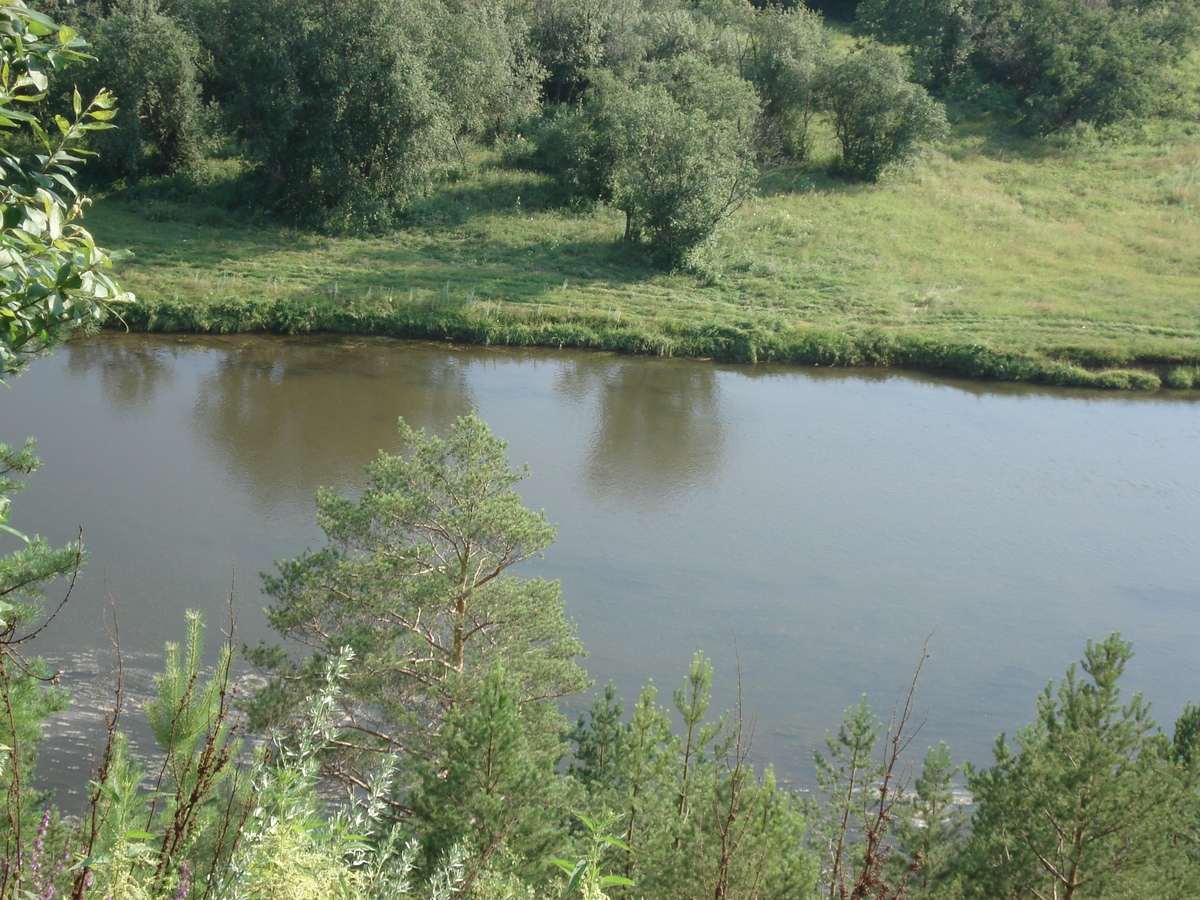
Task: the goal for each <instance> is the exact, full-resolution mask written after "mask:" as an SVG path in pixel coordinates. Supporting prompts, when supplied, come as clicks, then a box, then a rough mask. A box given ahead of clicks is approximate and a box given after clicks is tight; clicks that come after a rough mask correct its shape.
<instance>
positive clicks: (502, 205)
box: [400, 169, 563, 228]
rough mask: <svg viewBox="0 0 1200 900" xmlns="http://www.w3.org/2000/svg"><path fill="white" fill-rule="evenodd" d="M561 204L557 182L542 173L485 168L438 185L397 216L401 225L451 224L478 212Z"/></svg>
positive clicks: (519, 210) (545, 208)
mask: <svg viewBox="0 0 1200 900" xmlns="http://www.w3.org/2000/svg"><path fill="white" fill-rule="evenodd" d="M562 206H563V202H562V192H561V190H560V189H559V187H558V185H557V184H555V183H554V181H553V180H552V179H550V178H547V177H546V176H545V175H538V174H535V173H533V172H522V171H518V170H514V169H487V170H485V171H483V172H481V173H480V174H479V175H478V176H476V177H473V178H469V179H466V180H463V181H458V182H453V183H449V184H445V185H441V186H440V187H438V188H437V189H436V190H435V191H434V192H433V193H432V194H431V195H430V196H429V197H427V198H425V199H424V200H421V201H418V202H417V203H414V204H413V205H412V206H411V207H409V208H408V210H407V211H405V213H404V214H403V216H401V219H400V225H401V227H403V226H405V225H408V226H417V227H423V228H455V227H457V226H459V225H463V224H465V223H467V222H468V221H470V220H471V219H473V218H475V217H477V216H481V215H491V214H495V213H511V214H513V215H521V214H524V213H530V212H544V211H548V210H552V209H558V208H560V207H562Z"/></svg>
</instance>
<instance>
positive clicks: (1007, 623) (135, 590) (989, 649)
mask: <svg viewBox="0 0 1200 900" xmlns="http://www.w3.org/2000/svg"><path fill="white" fill-rule="evenodd" d="M1198 399H1200V394H1197V393H1195V392H1192V393H1175V394H1168V393H1166V392H1163V393H1161V394H1159V395H1153V396H1143V395H1138V396H1131V395H1122V394H1108V393H1097V392H1081V391H1065V390H1042V389H1034V388H1029V387H1021V386H1014V385H1002V384H979V383H972V382H965V381H951V380H948V379H938V378H932V377H927V376H921V375H913V374H901V373H896V372H888V371H873V370H872V371H862V370H859V371H831V370H827V369H821V368H811V369H809V368H805V369H797V368H783V367H771V366H759V367H753V368H750V367H735V366H726V365H718V364H714V363H711V362H704V361H685V360H662V359H642V358H631V357H624V356H618V355H611V354H590V353H583V352H569V351H547V350H501V349H489V348H477V347H471V348H468V347H457V346H451V345H448V344H428V343H408V342H398V341H390V340H386V339H358V338H356V339H342V338H304V339H300V338H279V337H261V336H231V337H178V336H138V335H119V334H105V335H101V336H100V337H98V338H95V339H89V340H85V341H80V342H76V343H72V344H70V345H69V346H67V347H66V348H64V349H62V350H60V351H59V352H58V353H57V355H55V356H53V357H50V358H47V359H42V360H38V361H35V362H34V363H33V365H32V366H31V367H30V369H29V371H28V372H27V373H25V374H23V375H21V376H20V377H19V378H16V379H14V380H13V381H12V382H11V384H10V389H9V390H4V391H2V392H0V439H2V440H5V441H7V442H8V443H16V442H18V441H20V440H22V439H23V438H24V437H25V436H27V435H33V436H36V437H37V438H38V439H39V454H40V455H41V457H42V459H43V462H44V466H43V469H42V470H41V471H40V472H39V473H38V474H36V475H35V476H34V477H33V479H32V481H31V484H30V487H29V488H28V490H27V491H25V492H23V493H22V494H20V495H17V496H16V497H15V498H14V503H13V519H12V524H13V525H14V526H16V527H18V528H21V529H22V530H24V531H27V532H30V533H34V532H36V533H40V534H42V535H45V536H48V537H50V538H51V539H52V540H53V541H55V542H60V543H61V542H65V541H67V540H69V539H71V538H73V537H74V536H75V534H76V533H77V531H78V530H79V529H80V528H82V531H83V535H84V540H85V542H86V544H87V546H88V548H89V551H90V561H89V563H88V565H87V566H86V568H85V570H84V571H83V573H82V575H81V577H80V579H79V583H78V585H77V586H76V589H75V593H74V595H73V596H72V599H71V602H70V603H69V605H68V607H67V609H66V611H64V613H63V614H62V615H60V616H59V617H58V619H56V621H55V622H54V623H53V624H52V625H51V627H50V628H49V629H48V630H47V631H46V632H45V633H44V634H43V635H42V636H41V637H39V638H38V641H37V649H38V650H39V652H41V653H42V654H44V655H46V656H47V657H49V658H51V660H52V661H53V662H54V664H55V665H56V666H57V667H59V668H62V669H63V670H64V672H65V675H64V680H65V681H66V682H67V683H68V684H71V685H74V686H75V687H76V688H77V689H79V690H80V692H81V696H84V697H93V698H98V700H99V701H103V700H104V699H105V698H106V697H107V693H106V691H107V688H106V687H105V686H104V682H103V681H102V680H100V681H97V679H98V678H100V677H101V676H102V674H103V673H104V672H105V671H107V668H108V666H109V665H110V663H109V660H110V658H111V653H110V651H109V642H108V638H107V636H106V629H107V628H110V626H108V625H106V623H108V622H110V620H111V618H112V612H111V610H115V611H116V616H117V622H118V625H119V631H120V641H121V645H122V648H123V651H124V653H125V655H126V659H127V663H128V664H129V665H130V667H131V671H133V672H135V673H136V672H140V673H142V680H143V681H144V680H145V677H146V674H147V673H148V672H149V671H150V670H152V669H153V667H154V665H155V659H156V656H157V654H159V653H161V649H162V644H163V642H164V641H165V640H171V639H178V638H180V637H181V636H182V630H183V612H184V610H185V609H188V608H199V609H202V610H204V611H206V613H207V617H208V620H209V622H210V624H211V626H212V629H211V630H212V631H213V633H214V640H215V634H216V632H217V631H218V630H219V628H220V626H222V625H223V623H224V621H225V619H226V609H227V606H228V603H227V600H228V598H229V596H230V593H231V591H232V595H233V600H234V602H233V607H234V609H235V610H236V612H237V629H238V635H237V640H238V641H239V642H246V643H255V642H257V641H258V640H259V639H260V638H262V639H268V640H271V639H273V637H274V636H273V635H272V633H271V632H270V631H269V629H268V628H267V626H266V624H265V619H264V617H263V614H262V611H261V610H262V607H263V605H264V603H265V602H266V601H265V599H264V598H263V596H262V595H261V594H260V592H259V572H260V571H264V570H270V569H271V568H272V561H273V560H275V559H280V558H289V557H293V556H296V555H298V554H299V553H300V552H302V551H303V550H304V549H305V548H306V547H310V546H311V547H317V546H319V545H320V544H321V542H322V535H321V532H320V530H319V529H318V528H317V526H316V525H315V522H314V519H313V512H314V507H313V495H314V492H315V491H316V489H317V487H318V486H320V485H326V486H331V487H334V488H336V489H338V490H340V491H343V492H347V493H353V492H355V491H356V490H359V489H360V488H361V487H362V485H363V482H364V477H363V473H362V467H363V466H364V465H365V464H366V463H367V462H369V461H370V460H371V459H372V458H373V457H374V455H375V454H376V452H377V451H378V450H379V449H381V448H382V449H386V450H395V449H396V448H397V440H396V421H397V418H398V417H400V416H403V417H404V418H405V420H406V421H408V422H409V423H410V424H412V425H414V426H416V427H423V428H427V429H431V430H433V431H441V430H443V429H444V428H445V427H446V426H447V425H448V424H449V423H450V422H451V421H452V420H453V418H454V417H456V416H459V415H462V414H464V413H467V412H469V411H472V410H474V411H476V412H478V413H479V415H480V416H481V417H482V418H483V419H484V420H485V421H487V422H488V423H489V425H490V426H491V428H492V429H493V431H494V432H495V433H496V434H498V435H499V436H501V437H503V438H504V439H505V440H507V441H508V442H509V448H508V449H509V454H510V458H511V460H512V461H513V462H514V463H515V464H520V463H524V462H528V463H529V465H530V468H531V474H530V475H529V477H528V479H527V480H525V481H524V482H522V483H521V485H520V493H521V494H522V496H523V498H524V500H525V501H526V503H527V505H529V506H532V507H535V508H540V509H542V508H544V509H545V510H546V513H547V515H548V516H549V518H550V520H551V521H553V522H556V523H557V524H558V540H557V542H556V543H555V544H554V545H553V546H552V547H551V548H550V549H549V550H548V551H547V553H546V555H545V558H544V559H541V560H537V561H535V562H532V563H528V564H525V566H524V567H523V568H524V570H525V574H527V575H543V576H546V577H550V578H557V579H560V580H561V581H562V585H563V593H564V596H565V599H566V605H567V611H568V614H569V615H570V616H571V617H572V618H573V619H574V620H575V622H576V623H577V625H578V629H579V634H580V637H581V638H582V640H583V641H584V644H585V645H586V647H587V648H588V651H589V655H588V657H587V658H586V659H585V660H584V661H583V662H584V665H585V667H586V668H587V669H588V671H589V673H590V674H591V677H592V678H593V679H595V681H596V683H597V684H596V687H597V689H599V688H602V687H603V684H604V683H605V682H607V681H608V680H610V679H611V680H613V681H615V682H616V683H617V687H618V689H619V691H620V692H621V694H622V695H624V696H625V697H626V698H627V699H628V701H629V702H628V703H627V707H628V706H629V705H631V703H632V700H633V699H634V698H635V697H636V695H637V693H638V691H639V689H640V687H641V685H642V684H643V683H644V682H645V681H646V680H647V679H651V678H652V679H653V680H654V682H655V683H656V684H657V685H658V686H659V689H660V693H659V697H660V700H661V701H662V702H664V703H669V700H670V693H671V690H672V689H674V688H675V687H677V686H678V685H679V684H680V682H681V681H682V679H683V675H684V673H685V671H686V668H687V664H688V661H689V660H690V659H691V657H692V655H693V653H694V652H695V651H697V650H703V651H704V652H706V653H708V654H709V655H710V656H711V657H712V659H713V661H714V663H715V665H716V669H717V687H716V692H715V693H716V704H717V705H720V706H721V707H722V708H724V707H727V706H729V705H731V704H732V703H733V702H734V701H735V699H736V694H737V684H738V680H739V678H738V675H739V668H740V683H741V695H742V699H743V702H744V706H745V709H746V710H747V713H748V714H751V715H753V717H754V727H755V745H754V746H755V753H756V756H757V757H758V758H759V759H760V760H766V761H771V762H773V763H774V764H775V765H776V767H777V769H778V770H779V771H780V772H781V774H782V775H783V776H784V777H785V778H787V779H789V780H791V781H793V782H794V783H796V784H797V785H800V786H805V785H807V784H809V783H810V782H811V756H812V752H813V749H814V748H815V747H817V746H819V745H820V743H821V740H822V737H823V735H824V734H825V731H826V729H833V728H836V727H837V725H838V724H839V722H840V720H841V713H842V710H844V709H845V708H846V707H848V706H850V705H852V704H854V703H856V702H857V700H858V698H859V696H860V695H861V694H863V693H867V694H868V695H869V697H870V699H871V702H872V704H873V706H874V707H875V709H876V710H877V711H878V712H880V713H881V714H883V715H884V716H885V717H886V715H887V714H889V713H890V711H891V709H892V706H893V703H894V701H895V698H896V696H897V693H898V692H899V691H900V690H901V689H902V688H904V687H905V686H906V684H907V682H908V680H909V678H910V677H911V674H912V671H913V668H914V666H915V664H916V663H917V661H918V658H919V655H920V648H921V646H922V643H923V641H924V640H925V638H926V637H927V636H928V635H929V634H930V633H932V634H933V637H932V639H931V641H930V645H929V646H930V658H929V659H928V660H927V661H926V664H925V669H924V672H923V674H922V676H921V680H920V684H919V687H918V697H917V703H918V708H919V710H920V712H921V713H922V714H923V715H924V714H926V713H927V715H928V721H927V723H926V724H925V726H924V730H923V731H922V733H921V735H920V736H919V738H918V740H917V743H916V745H915V746H916V747H917V748H918V751H917V754H916V755H918V756H919V755H921V753H922V752H923V748H924V746H925V745H927V744H930V743H934V744H935V743H936V742H937V741H939V740H945V741H947V742H948V743H949V744H950V745H951V747H952V749H953V750H954V751H955V754H956V756H957V757H958V758H959V759H969V760H973V761H975V762H977V763H986V762H987V761H988V760H989V758H990V753H989V750H990V747H991V745H992V743H993V741H994V740H995V737H996V735H997V734H998V733H999V732H1001V731H1006V732H1008V733H1009V734H1012V733H1013V732H1014V731H1015V729H1016V728H1017V727H1018V726H1020V725H1022V724H1024V723H1027V722H1029V721H1030V720H1031V719H1032V718H1033V716H1034V711H1035V701H1036V695H1037V692H1038V691H1039V690H1041V689H1042V688H1043V687H1044V686H1045V685H1046V683H1047V681H1048V680H1050V679H1052V678H1058V677H1060V676H1061V674H1062V673H1063V672H1064V670H1065V669H1066V667H1067V665H1068V664H1069V663H1070V662H1071V661H1072V660H1075V659H1078V658H1079V657H1080V656H1081V655H1082V652H1083V648H1084V644H1085V642H1086V640H1087V639H1088V638H1089V637H1092V638H1100V637H1104V636H1106V635H1107V634H1108V633H1109V632H1111V631H1120V632H1122V634H1123V635H1124V636H1125V637H1126V638H1129V639H1132V640H1133V641H1134V649H1135V651H1136V654H1137V655H1136V656H1135V658H1134V660H1133V662H1132V663H1131V664H1130V667H1129V670H1128V675H1127V679H1126V687H1127V689H1129V690H1141V691H1144V692H1145V694H1146V696H1147V697H1148V698H1149V699H1151V700H1153V701H1154V712H1155V714H1156V715H1157V717H1158V719H1159V721H1160V722H1161V723H1163V724H1164V725H1167V726H1168V727H1169V726H1170V724H1171V723H1172V722H1173V721H1174V719H1175V717H1176V716H1177V715H1178V714H1179V712H1180V711H1181V709H1182V707H1183V704H1184V703H1185V702H1186V701H1188V700H1200V679H1198V678H1197V676H1198V674H1200V646H1198V642H1200V561H1198V557H1197V547H1198V546H1200V515H1198V513H1200V466H1198V465H1197V460H1200V402H1197V401H1198ZM5 546H6V547H7V546H8V545H7V544H6V545H5ZM518 574H520V570H518ZM55 595H56V594H55V592H54V591H52V592H51V596H55ZM110 599H111V609H110ZM739 661H740V667H739ZM135 680H136V679H135ZM96 684H99V685H100V687H99V688H96V687H89V685H96ZM587 702H588V701H587V698H582V699H577V700H575V701H573V706H572V708H573V709H579V708H582V707H583V706H585V705H586V703H587ZM54 725H55V727H56V729H57V731H56V736H55V737H52V739H51V740H50V742H49V744H48V748H47V751H46V753H45V754H44V758H45V760H46V762H45V765H46V767H47V768H48V769H55V768H56V767H58V768H62V767H63V766H65V765H67V764H68V763H69V764H70V765H74V766H76V770H75V771H76V774H75V775H72V776H66V777H62V784H63V785H65V786H66V787H67V788H68V789H74V788H75V787H76V786H77V783H78V781H79V779H80V778H81V777H82V776H81V774H80V773H82V772H85V771H86V768H87V763H86V760H85V756H86V752H85V748H87V747H90V746H93V745H94V744H95V742H96V738H97V736H98V733H99V730H100V728H101V725H102V719H101V717H100V716H99V715H98V713H96V712H95V711H94V710H91V711H89V709H88V702H87V701H85V702H84V703H82V704H81V708H80V709H79V710H78V711H77V712H76V713H73V714H72V715H71V716H67V717H63V718H61V719H60V720H57V721H56V722H55V723H54ZM48 777H49V781H50V782H52V783H58V781H59V779H60V777H61V773H58V774H54V775H50V776H48Z"/></svg>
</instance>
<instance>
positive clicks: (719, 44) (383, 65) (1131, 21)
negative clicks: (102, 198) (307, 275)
mask: <svg viewBox="0 0 1200 900" xmlns="http://www.w3.org/2000/svg"><path fill="white" fill-rule="evenodd" d="M48 5H49V6H50V7H51V10H52V11H53V12H55V13H56V14H58V15H60V16H61V17H62V18H63V19H64V20H66V21H69V22H71V23H72V24H73V25H76V26H77V27H78V28H79V29H80V30H81V31H83V32H84V33H86V34H87V36H88V38H89V40H90V41H91V43H92V45H93V48H94V49H93V52H94V55H95V56H96V57H97V60H96V61H95V62H93V63H91V64H90V65H89V66H88V67H86V68H84V69H82V70H79V71H80V74H79V75H78V76H77V77H78V78H79V79H80V80H81V88H82V90H83V93H85V94H89V93H94V91H95V90H96V89H98V88H100V87H106V88H108V89H110V90H112V91H113V92H114V93H115V94H116V96H117V98H118V102H119V103H120V105H121V107H122V108H123V110H124V112H123V114H122V118H121V119H120V120H119V121H120V122H121V124H122V127H121V128H120V129H118V130H116V131H114V132H110V133H106V134H103V135H96V136H95V139H94V145H95V147H96V149H98V150H99V151H100V152H101V156H100V159H99V160H98V166H99V168H100V170H102V172H103V175H104V177H106V178H109V179H122V178H124V179H129V178H136V177H140V176H144V175H148V174H153V173H171V172H181V171H189V170H192V171H194V170H195V169H196V167H197V166H198V164H199V163H200V162H201V161H202V160H204V159H206V158H209V157H211V156H213V155H214V154H216V155H220V156H222V157H224V158H232V159H236V160H237V161H238V162H239V163H240V164H241V166H242V167H243V171H244V173H245V176H246V182H245V184H244V185H242V187H241V189H240V190H239V191H238V192H237V200H236V202H240V203H246V204H251V205H253V206H254V207H255V208H257V209H260V210H265V211H269V212H270V213H272V214H275V215H278V216H281V217H284V218H285V219H288V220H291V221H294V222H297V223H301V224H303V225H306V226H311V227H317V228H320V229H324V230H327V231H332V232H335V233H336V232H356V231H363V230H387V229H389V228H394V227H396V226H397V225H398V224H401V223H403V221H404V214H405V212H406V210H409V209H411V207H412V205H413V204H414V203H416V202H417V201H419V200H420V199H421V198H422V197H425V196H427V195H428V194H429V193H430V192H431V191H433V190H434V189H435V187H436V186H437V185H438V184H441V183H444V182H445V181H447V180H448V179H456V178H461V177H464V175H465V174H466V173H467V172H468V171H469V169H470V163H469V158H470V151H471V148H473V147H475V146H478V145H480V144H485V145H498V146H500V147H502V148H504V149H505V150H506V151H507V152H506V158H507V159H508V160H509V161H510V162H511V163H513V164H516V165H522V166H527V167H529V168H532V169H535V170H540V171H544V172H548V173H550V174H552V175H553V176H555V177H556V178H557V180H558V182H559V184H560V186H561V200H562V202H564V203H568V204H571V203H574V204H579V203H607V204H611V205H612V206H614V207H616V208H617V209H619V210H621V211H622V212H624V214H625V221H626V227H625V230H624V238H625V239H626V240H627V241H631V242H636V243H640V244H644V245H645V246H646V247H647V248H648V250H649V252H650V253H651V255H652V256H653V258H654V259H655V261H656V262H657V263H659V264H661V265H664V266H667V267H678V266H684V265H687V264H688V262H689V260H691V259H692V258H693V257H694V256H695V254H697V253H698V252H701V251H702V250H703V247H704V246H705V244H706V243H707V242H708V241H710V240H711V239H712V237H713V235H714V234H715V233H716V232H717V230H718V229H719V228H720V226H721V225H722V223H723V222H725V221H726V220H727V219H728V217H729V216H730V215H731V214H732V212H733V211H734V210H736V209H737V207H738V205H739V204H740V203H741V202H742V201H743V200H744V199H745V198H746V197H747V196H749V195H751V194H752V193H753V191H754V190H755V189H756V185H757V181H758V178H759V175H760V173H761V172H762V171H763V170H764V168H765V167H769V166H772V165H778V164H780V163H782V162H789V161H790V162H801V163H803V162H805V161H808V163H809V164H811V163H812V161H813V157H812V152H813V135H814V128H813V125H814V123H818V124H819V125H820V127H821V128H822V129H827V130H828V131H829V132H830V133H831V134H832V135H833V138H834V141H835V143H836V147H837V152H836V156H835V158H834V159H833V160H832V162H831V163H829V165H828V168H829V169H830V170H831V171H832V172H833V173H835V174H837V175H840V176H843V177H846V178H851V179H862V180H868V181H870V180H875V179H878V178H879V177H880V176H881V175H882V174H883V173H884V171H885V170H886V169H888V168H889V167H891V166H895V165H898V164H902V163H904V162H905V161H907V160H910V159H912V158H913V156H914V155H915V154H916V152H917V151H918V150H919V149H920V148H921V147H922V146H925V145H927V144H929V143H930V142H932V141H936V140H937V139H938V137H939V136H941V135H942V134H944V133H945V129H946V115H945V107H944V104H943V101H945V100H951V101H954V102H956V103H959V104H960V105H961V101H963V100H964V98H967V99H970V100H971V101H972V102H974V103H976V104H977V105H976V108H977V109H980V110H983V111H985V112H989V111H990V112H993V113H994V112H995V111H996V110H1000V111H1001V113H1002V114H1003V115H1006V116H1008V117H1010V118H1014V119H1019V120H1021V121H1022V122H1023V123H1024V124H1025V125H1026V126H1027V127H1028V128H1030V129H1032V130H1035V131H1038V132H1041V133H1046V132H1049V131H1052V130H1056V129H1062V128H1067V127H1071V126H1074V125H1076V124H1078V123H1091V124H1093V125H1095V126H1107V125H1111V124H1113V123H1115V122H1118V121H1120V120H1122V119H1125V118H1128V117H1131V116H1139V115H1144V114H1146V113H1148V112H1150V111H1152V110H1153V109H1154V108H1156V104H1159V103H1161V102H1162V100H1163V93H1164V90H1163V88H1164V85H1163V79H1162V76H1163V72H1164V71H1165V69H1166V68H1167V67H1168V66H1169V65H1170V64H1171V63H1172V62H1173V61H1174V60H1176V59H1178V57H1179V55H1180V54H1181V53H1183V52H1185V50H1186V49H1187V48H1188V47H1189V46H1190V45H1191V44H1190V42H1191V41H1192V40H1193V39H1194V35H1195V31H1196V27H1197V14H1196V13H1195V4H1193V3H1190V2H1187V0H1149V2H1142V0H1137V2H1131V0H1102V2H1093V0H969V2H968V0H930V2H924V0H923V2H919V3H913V2H908V0H903V2H894V0H864V2H863V3H861V4H859V5H858V8H857V16H856V19H855V23H856V24H855V33H856V34H857V35H858V36H859V37H858V39H857V42H856V44H855V46H854V47H853V48H851V49H850V50H849V51H847V50H846V49H845V47H844V46H841V47H839V46H838V45H836V43H835V40H834V32H833V31H831V30H830V28H829V27H827V24H826V20H825V19H824V18H823V17H822V15H821V14H819V13H817V12H814V11H812V10H809V9H808V8H806V7H804V6H801V5H797V6H790V5H764V6H761V7H756V6H754V5H751V4H750V3H748V2H746V0H697V2H692V0H484V2H472V3H464V2H461V0H354V2H352V3H349V4H340V5H338V6H337V7H336V8H335V7H331V6H330V5H329V4H327V3H320V2H317V0H77V2H70V3H68V2H66V0H54V2H51V3H49V4H48ZM843 43H844V42H843Z"/></svg>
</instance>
